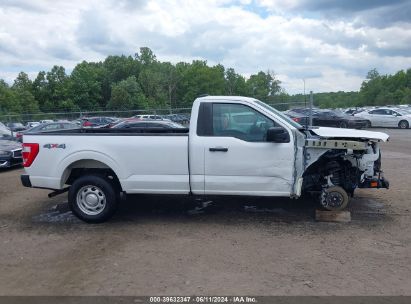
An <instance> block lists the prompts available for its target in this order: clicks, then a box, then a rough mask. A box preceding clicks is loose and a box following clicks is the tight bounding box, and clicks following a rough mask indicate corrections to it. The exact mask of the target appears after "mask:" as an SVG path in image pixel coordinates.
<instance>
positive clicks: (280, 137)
mask: <svg viewBox="0 0 411 304" xmlns="http://www.w3.org/2000/svg"><path fill="white" fill-rule="evenodd" d="M267 141H268V142H275V143H288V142H290V135H289V134H288V132H287V130H285V129H283V128H281V127H272V128H269V129H268V130H267Z"/></svg>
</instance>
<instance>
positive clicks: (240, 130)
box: [212, 103, 276, 142]
mask: <svg viewBox="0 0 411 304" xmlns="http://www.w3.org/2000/svg"><path fill="white" fill-rule="evenodd" d="M212 117H213V130H212V135H213V136H225V137H236V138H238V139H242V140H245V141H251V142H262V141H266V136H267V130H268V129H269V128H271V127H274V126H276V125H275V123H274V122H273V121H272V120H271V119H269V118H267V117H266V116H264V115H263V114H261V113H259V112H257V111H256V110H254V109H252V108H250V107H248V106H245V105H241V104H221V103H216V104H213V110H212Z"/></svg>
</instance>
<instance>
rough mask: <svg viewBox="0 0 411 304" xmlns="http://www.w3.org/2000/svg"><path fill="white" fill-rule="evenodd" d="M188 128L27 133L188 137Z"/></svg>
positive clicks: (72, 130) (98, 129)
mask: <svg viewBox="0 0 411 304" xmlns="http://www.w3.org/2000/svg"><path fill="white" fill-rule="evenodd" d="M188 132H189V129H188V128H175V129H171V128H170V129H160V128H124V129H120V128H118V129H111V128H78V129H69V130H58V131H43V132H37V133H27V134H25V135H26V136H28V135H67V136H69V135H86V136H87V135H97V136H98V135H120V136H130V135H139V136H144V135H149V136H156V135H158V136H166V135H172V136H179V135H181V136H188Z"/></svg>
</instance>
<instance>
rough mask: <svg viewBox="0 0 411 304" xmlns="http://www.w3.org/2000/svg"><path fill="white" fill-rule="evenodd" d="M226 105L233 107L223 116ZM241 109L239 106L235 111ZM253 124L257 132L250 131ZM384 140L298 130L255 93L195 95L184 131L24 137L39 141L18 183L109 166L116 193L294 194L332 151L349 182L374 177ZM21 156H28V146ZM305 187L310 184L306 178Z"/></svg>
mask: <svg viewBox="0 0 411 304" xmlns="http://www.w3.org/2000/svg"><path fill="white" fill-rule="evenodd" d="M217 109H219V110H220V112H219V114H218V115H217V114H216V113H217V112H216V111H217ZM224 109H231V110H232V109H234V110H233V111H234V112H230V113H228V114H227V113H225V112H224V111H225V110H224ZM244 109H248V110H244ZM240 110H241V111H243V112H241V113H240V112H235V111H240ZM207 111H208V112H207ZM210 111H212V112H210ZM247 111H248V112H247ZM200 112H201V113H200ZM210 113H211V114H210ZM253 115H254V116H253ZM206 116H207V117H206ZM220 118H221V119H220ZM219 119H220V121H219ZM200 120H201V121H200ZM225 123H226V124H227V125H230V126H229V127H228V128H226V129H224V126H222V125H223V124H225ZM218 126H220V127H221V130H220V131H221V132H226V133H222V134H223V135H222V136H218V135H217V133H216V132H217V131H216V130H217V129H218V128H217V127H218ZM270 126H271V127H270ZM273 126H274V127H273ZM230 128H231V129H230ZM252 128H255V131H254V133H255V134H256V135H253V132H251V131H250V132H249V129H252ZM264 128H267V129H264ZM268 129H277V130H278V129H281V130H282V132H283V133H284V134H283V136H285V137H286V140H284V141H283V142H281V140H280V142H273V141H268V140H266V139H265V137H264V135H263V137H262V138H264V140H258V138H259V137H258V136H260V135H259V133H258V132H264V134H265V133H267V132H268ZM129 131H130V130H129ZM220 131H219V132H220ZM213 132H214V133H213ZM227 132H228V133H227ZM245 133H247V134H246V135H244V134H245ZM247 136H248V137H247ZM253 136H254V137H253ZM267 136H269V135H267ZM249 138H251V140H249ZM387 139H388V136H387V135H386V134H385V133H380V132H369V131H359V130H350V129H335V128H318V129H313V130H302V129H301V128H299V126H298V124H295V123H293V122H292V121H291V120H290V119H287V118H286V117H284V116H283V115H282V114H281V113H280V112H278V111H275V110H273V109H272V108H270V107H269V106H267V105H265V104H263V103H262V102H260V101H257V100H255V99H252V98H246V97H236V96H234V97H231V96H207V97H202V98H197V99H196V100H195V102H194V104H193V109H192V114H191V121H190V128H189V130H187V131H184V132H183V131H179V132H176V133H174V132H169V133H151V132H148V133H147V132H143V133H141V130H140V131H139V132H121V131H120V132H118V131H117V132H115V133H112V131H105V130H69V131H60V132H47V133H42V134H29V135H24V137H23V143H24V145H23V146H25V147H28V146H30V145H37V147H38V150H39V151H38V153H37V155H36V156H34V159H33V160H30V161H32V163H31V164H29V165H27V159H26V168H25V170H26V174H25V175H24V176H22V182H23V184H24V185H25V186H30V187H38V188H48V189H53V190H59V189H63V188H65V187H67V186H69V185H70V184H71V183H72V182H73V176H72V174H73V172H74V171H76V170H77V171H76V172H77V175H76V176H78V175H79V174H80V175H83V174H85V173H84V172H83V171H81V170H88V171H87V172H89V171H90V170H110V172H111V175H114V177H115V179H116V180H118V182H119V185H120V187H121V191H122V192H125V193H128V194H133V193H150V194H194V195H247V196H284V197H299V196H300V195H301V193H302V192H303V191H304V190H305V188H304V187H305V186H304V183H305V180H306V181H307V180H309V179H311V178H312V179H313V178H314V177H313V176H314V175H315V174H316V173H315V174H314V173H313V174H311V173H310V174H309V176H308V174H307V172H308V170H309V168H310V167H313V164H314V163H316V162H317V161H318V160H319V159H321V157H322V156H323V155H328V154H330V153H334V154H335V155H337V153H338V155H339V156H338V157H339V158H338V161H339V162H341V163H343V162H344V164H348V166H350V163H351V164H352V167H353V168H354V167H355V168H356V170H357V171H358V174H359V176H357V177H356V179H357V178H358V182H355V185H353V188H356V187H358V186H361V185H364V182H365V181H369V180H371V179H372V178H374V180H375V178H376V176H377V173H378V172H376V171H378V170H376V169H375V165H374V162H375V161H376V160H377V159H379V157H380V154H379V147H378V142H379V141H386V140H387ZM321 141H325V142H326V143H322V142H321ZM316 145H323V146H316ZM23 151H24V150H23ZM327 153H328V154H327ZM334 154H333V155H334ZM23 157H24V155H23ZM27 157H28V158H33V155H30V153H29V152H26V156H25V158H27ZM332 157H334V156H332ZM335 157H337V156H335ZM335 157H334V158H335ZM344 166H345V165H344ZM79 170H80V171H79ZM353 170H354V169H353ZM78 172H83V173H78ZM330 172H331V171H330ZM353 172H354V171H353ZM304 174H307V177H305V176H304ZM327 174H328V173H327ZM323 175H324V174H323ZM329 175H331V177H332V174H328V175H327V176H325V175H324V176H321V180H319V181H318V183H321V185H317V186H321V187H326V186H327V185H331V184H332V182H331V181H330V178H329V177H330V176H329ZM334 175H336V174H334ZM334 177H335V176H334ZM315 178H317V177H315ZM356 179H354V178H352V180H356ZM335 180H336V179H334V181H335ZM377 181H378V182H379V184H378V185H379V186H378V187H380V186H381V187H383V186H384V180H382V178H381V177H380V176H378V180H377ZM313 183H314V184H315V182H313ZM353 183H354V182H353ZM307 185H308V184H307ZM307 187H308V188H310V189H314V188H316V186H315V185H311V184H310V185H308V186H307ZM347 187H348V186H347ZM308 188H307V189H308ZM353 190H354V189H352V191H353ZM347 191H351V189H347Z"/></svg>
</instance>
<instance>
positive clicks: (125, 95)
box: [107, 76, 148, 110]
mask: <svg viewBox="0 0 411 304" xmlns="http://www.w3.org/2000/svg"><path fill="white" fill-rule="evenodd" d="M147 106H148V100H147V98H146V97H145V95H144V94H143V92H142V90H141V87H140V85H139V83H138V82H137V79H136V77H135V76H130V77H128V78H127V79H125V80H122V81H119V82H118V83H116V84H114V85H113V87H112V90H111V99H110V101H109V103H108V105H107V108H108V109H110V110H133V109H144V108H147Z"/></svg>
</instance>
